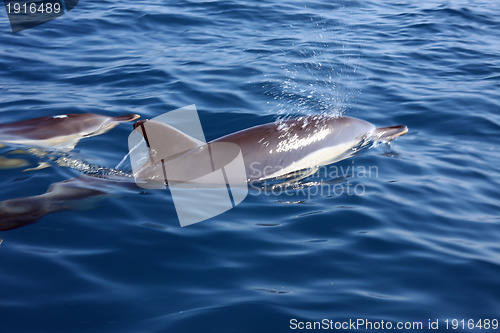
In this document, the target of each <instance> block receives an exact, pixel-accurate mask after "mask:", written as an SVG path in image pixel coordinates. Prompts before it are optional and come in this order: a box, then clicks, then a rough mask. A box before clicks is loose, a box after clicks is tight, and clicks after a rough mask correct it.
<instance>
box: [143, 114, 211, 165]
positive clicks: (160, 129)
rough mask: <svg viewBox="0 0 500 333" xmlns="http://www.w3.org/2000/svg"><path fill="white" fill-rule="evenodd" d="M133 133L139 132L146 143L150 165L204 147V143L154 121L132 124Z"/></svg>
mask: <svg viewBox="0 0 500 333" xmlns="http://www.w3.org/2000/svg"><path fill="white" fill-rule="evenodd" d="M134 131H137V132H139V133H140V134H141V135H142V137H143V138H144V140H145V141H146V144H147V146H148V147H149V152H150V159H151V160H150V162H152V163H155V162H159V161H161V160H162V159H163V160H165V161H166V160H168V159H169V158H172V157H173V156H176V155H179V154H182V153H184V152H186V151H189V150H192V149H194V148H198V147H201V146H204V145H206V143H205V142H203V141H200V140H198V139H195V138H193V137H192V136H189V135H187V134H185V133H184V132H181V131H179V130H178V129H176V128H175V127H173V126H170V125H168V124H165V123H163V122H160V121H156V120H140V121H138V122H136V123H135V124H134Z"/></svg>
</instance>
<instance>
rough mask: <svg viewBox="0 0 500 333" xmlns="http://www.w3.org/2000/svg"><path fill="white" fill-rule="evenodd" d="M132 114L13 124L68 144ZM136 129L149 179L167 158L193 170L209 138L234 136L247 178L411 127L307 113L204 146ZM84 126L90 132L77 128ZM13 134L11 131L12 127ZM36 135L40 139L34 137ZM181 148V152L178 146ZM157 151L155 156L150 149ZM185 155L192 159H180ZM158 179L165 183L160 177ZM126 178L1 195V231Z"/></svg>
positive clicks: (344, 152) (329, 159)
mask: <svg viewBox="0 0 500 333" xmlns="http://www.w3.org/2000/svg"><path fill="white" fill-rule="evenodd" d="M70 116H72V115H68V118H70ZM137 117H138V116H137V115H129V116H122V117H105V116H98V115H91V116H89V117H88V118H82V119H88V120H89V121H90V122H91V123H92V121H91V120H93V121H96V120H97V124H99V123H100V124H101V126H96V125H94V126H84V127H85V128H87V129H91V130H89V131H84V130H83V131H82V130H78V131H75V130H74V129H75V128H76V127H73V131H71V130H70V127H65V128H66V129H67V131H66V132H65V135H66V136H64V135H61V134H60V132H56V131H53V132H52V136H51V135H50V131H48V130H47V131H45V132H44V135H40V136H37V135H34V136H32V137H31V139H29V140H26V129H27V128H28V127H29V126H32V128H34V127H36V126H33V125H32V124H33V123H32V122H30V121H26V122H25V124H26V127H25V128H24V130H22V129H21V126H15V127H17V131H18V132H19V140H20V141H17V142H21V143H22V142H28V143H26V144H30V145H35V146H40V147H47V146H46V145H45V144H46V143H48V142H60V143H63V146H65V147H71V145H72V146H74V145H75V144H76V143H77V142H78V140H79V139H80V138H82V137H89V136H93V135H97V134H100V133H103V132H104V131H106V130H107V129H109V128H110V127H109V126H113V127H114V126H115V125H116V123H115V124H113V122H120V121H129V120H132V119H136V118H137ZM40 119H43V123H44V128H45V129H48V128H57V124H60V120H59V119H66V118H65V117H62V116H61V118H59V117H45V118H40ZM99 119H100V120H101V122H99V121H98V120H99ZM35 122H36V121H35ZM51 122H53V123H54V124H51ZM73 124H75V123H74V122H73ZM94 124H96V123H94ZM66 125H67V124H66ZM8 128H9V126H8V125H3V126H0V142H2V141H3V142H8V141H4V140H2V139H4V138H5V135H4V134H6V133H8V131H7V130H6V129H8ZM92 128H93V130H92ZM134 128H135V131H137V132H139V133H140V134H141V135H143V136H144V138H145V139H146V141H147V142H148V144H149V148H150V156H149V159H148V161H147V162H146V163H145V164H144V166H143V167H142V168H141V169H140V170H139V172H137V174H134V177H136V179H137V177H139V178H144V179H151V178H154V177H155V176H156V175H157V174H158V172H160V170H161V167H162V163H164V162H165V159H166V162H165V163H170V164H171V165H172V168H174V169H178V170H180V174H181V175H182V173H191V172H195V173H196V172H199V170H196V168H197V163H193V162H196V160H197V156H200V154H202V153H203V152H204V151H206V150H209V149H210V145H212V144H219V143H231V144H235V145H237V146H238V147H239V149H240V150H241V153H242V155H243V159H244V161H245V171H246V174H247V181H254V180H265V179H271V178H277V177H281V176H286V175H288V174H290V173H294V172H297V171H300V170H304V169H308V168H314V167H317V166H321V165H326V164H330V163H334V162H337V161H340V160H342V159H344V158H347V157H349V156H351V155H352V154H353V153H354V152H355V151H356V150H357V148H360V147H363V146H365V145H366V144H367V143H369V142H371V141H391V140H393V139H395V138H397V137H399V136H401V135H403V134H405V133H407V132H408V128H407V127H406V126H404V125H399V126H391V127H381V128H376V127H375V126H374V125H373V124H371V123H369V122H366V121H363V120H360V119H356V118H350V117H327V116H306V117H300V118H295V119H289V120H286V121H282V122H277V123H269V124H264V125H259V126H255V127H252V128H248V129H245V130H242V131H239V132H236V133H233V134H229V135H226V136H223V137H221V138H219V139H216V140H213V141H211V142H210V143H209V144H208V145H207V144H204V143H203V142H201V141H199V140H197V139H195V138H192V137H190V136H188V135H186V134H184V133H183V132H180V131H179V130H177V129H175V128H174V127H172V126H169V125H166V124H164V123H161V122H156V121H153V120H151V121H138V122H136V123H135V124H134ZM83 132H86V133H87V134H86V135H81V133H83ZM12 133H15V131H14V132H12ZM21 134H23V135H24V136H23V135H21ZM75 134H79V137H78V139H77V140H76V141H74V140H71V139H70V140H64V139H63V138H65V137H68V138H69V137H71V136H72V135H75ZM148 134H149V135H148ZM10 135H11V137H15V135H14V134H10ZM37 137H39V138H40V139H39V140H40V141H41V142H37V139H36V138H37ZM23 138H24V141H22V139H23ZM11 142H12V141H11ZM50 148H52V146H50ZM179 151H182V153H178V152H179ZM155 154H160V155H159V156H155ZM186 161H189V162H191V163H187V164H186V163H184V162H186ZM122 178H126V177H124V176H123V177H122ZM161 181H162V182H164V180H163V179H161ZM124 184H125V186H126V187H129V186H134V183H132V182H131V179H130V178H128V179H116V178H115V179H106V178H94V177H87V176H82V177H79V178H74V179H71V180H66V181H63V182H59V183H55V184H53V185H52V186H51V187H50V188H49V190H48V191H47V192H46V193H45V194H41V195H36V196H31V197H23V198H16V199H10V200H5V201H2V202H0V231H1V230H9V229H13V228H17V227H20V226H23V225H25V224H29V223H33V222H35V221H36V220H38V219H39V218H40V217H42V216H44V215H46V214H48V213H51V212H56V211H61V210H67V209H78V208H81V203H82V202H85V201H88V199H92V198H97V197H102V196H105V195H107V194H110V193H113V192H116V191H117V189H116V188H117V187H116V186H115V185H118V187H119V188H120V187H123V186H124Z"/></svg>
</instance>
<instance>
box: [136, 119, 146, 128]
mask: <svg viewBox="0 0 500 333" xmlns="http://www.w3.org/2000/svg"><path fill="white" fill-rule="evenodd" d="M146 121H148V120H147V119H141V120H138V121H136V122H135V123H134V129H136V128H137V127H139V126H141V125H143V124H144V123H145V122H146Z"/></svg>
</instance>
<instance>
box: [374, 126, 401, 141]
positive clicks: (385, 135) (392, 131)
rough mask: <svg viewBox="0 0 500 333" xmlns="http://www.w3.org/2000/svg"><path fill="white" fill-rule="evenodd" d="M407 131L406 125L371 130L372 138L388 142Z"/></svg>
mask: <svg viewBox="0 0 500 333" xmlns="http://www.w3.org/2000/svg"><path fill="white" fill-rule="evenodd" d="M406 133H408V127H407V126H405V125H397V126H388V127H379V128H376V129H375V132H373V135H372V140H374V141H382V142H389V141H392V140H394V139H397V138H399V137H400V136H401V135H405V134H406Z"/></svg>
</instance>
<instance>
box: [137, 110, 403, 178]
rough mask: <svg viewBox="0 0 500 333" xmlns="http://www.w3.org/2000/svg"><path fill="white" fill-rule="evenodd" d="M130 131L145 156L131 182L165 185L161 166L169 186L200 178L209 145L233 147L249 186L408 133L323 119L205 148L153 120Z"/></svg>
mask: <svg viewBox="0 0 500 333" xmlns="http://www.w3.org/2000/svg"><path fill="white" fill-rule="evenodd" d="M134 128H135V129H134V131H137V132H139V133H140V134H141V135H142V136H143V137H144V139H145V140H147V145H148V147H149V154H150V156H149V159H148V160H147V162H146V163H145V164H144V165H143V166H142V167H141V168H138V170H137V172H135V171H136V170H134V172H135V174H134V177H136V179H139V180H141V179H142V180H145V181H146V182H147V181H150V182H151V181H153V183H154V182H163V181H166V182H168V180H166V179H165V180H164V179H163V177H162V175H163V173H164V169H165V167H166V168H167V169H168V170H170V174H174V175H176V176H177V177H178V179H175V178H174V179H172V178H169V179H170V180H171V181H185V180H186V179H189V178H190V175H198V176H201V175H202V174H203V173H204V170H202V169H203V168H204V167H203V165H202V164H203V163H202V161H203V159H204V157H205V156H206V155H207V154H206V153H207V151H209V150H210V146H211V145H216V144H221V143H231V144H234V145H237V146H238V147H239V148H240V150H241V153H242V156H243V159H244V163H245V173H246V178H247V182H251V181H262V180H267V179H273V178H279V177H286V176H287V175H292V174H294V173H297V172H299V171H302V170H307V169H314V168H317V167H319V166H323V165H327V164H331V163H335V162H338V161H341V160H343V159H345V158H347V157H350V156H351V155H353V153H355V152H356V151H357V150H359V149H360V148H362V147H365V146H366V145H367V144H368V143H370V142H389V141H392V140H394V139H396V138H398V137H399V136H401V135H404V134H405V133H407V132H408V127H407V126H405V125H397V126H390V127H380V128H377V127H376V126H375V125H373V124H372V123H369V122H367V121H364V120H361V119H357V118H352V117H343V116H342V117H332V116H324V115H320V116H304V117H299V118H292V119H288V120H283V121H279V122H273V123H268V124H264V125H258V126H255V127H251V128H247V129H244V130H241V131H239V132H236V133H232V134H228V135H225V136H223V137H220V138H218V139H215V140H213V141H211V142H209V143H208V144H205V143H203V142H201V141H199V140H198V139H195V138H193V137H190V136H188V135H186V134H184V133H182V132H181V131H179V130H178V129H176V128H174V127H173V126H170V125H168V124H165V123H163V122H159V121H156V120H140V121H138V122H136V123H135V124H134ZM197 156H198V157H199V158H197ZM213 163H214V162H213V161H212V164H213ZM158 176H159V177H158ZM192 178H195V177H192Z"/></svg>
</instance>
